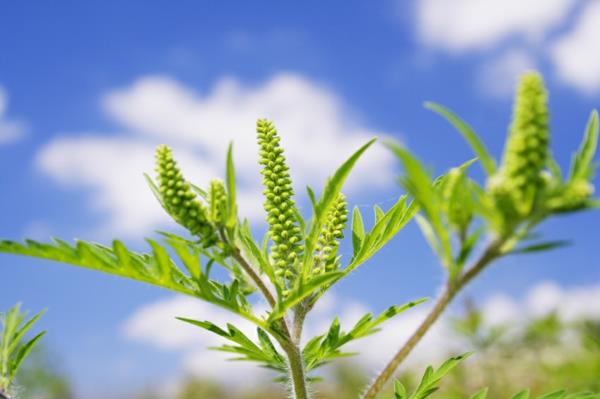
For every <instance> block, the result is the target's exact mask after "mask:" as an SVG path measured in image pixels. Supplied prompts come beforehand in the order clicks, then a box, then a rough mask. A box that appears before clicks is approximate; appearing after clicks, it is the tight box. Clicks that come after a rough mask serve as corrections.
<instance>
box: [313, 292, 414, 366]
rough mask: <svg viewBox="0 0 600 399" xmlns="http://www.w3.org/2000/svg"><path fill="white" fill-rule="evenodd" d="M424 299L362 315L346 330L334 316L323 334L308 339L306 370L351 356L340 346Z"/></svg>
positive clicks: (368, 332) (367, 332)
mask: <svg viewBox="0 0 600 399" xmlns="http://www.w3.org/2000/svg"><path fill="white" fill-rule="evenodd" d="M425 300H426V299H425V298H423V299H419V300H416V301H411V302H408V303H406V304H404V305H400V306H390V307H389V308H388V309H386V310H385V311H384V312H382V313H381V314H380V315H378V316H377V317H375V318H373V314H371V313H368V314H366V315H364V316H363V317H362V318H361V319H360V320H359V321H358V322H357V323H356V324H355V325H354V327H352V328H351V329H350V330H349V331H348V332H344V331H341V327H340V322H339V319H338V318H336V319H335V320H334V321H333V322H332V323H331V326H330V327H329V330H328V332H327V333H326V334H324V335H319V336H317V337H315V338H313V339H312V340H310V341H309V342H308V343H307V344H306V346H305V347H304V349H303V351H302V353H303V356H304V359H305V363H306V369H307V370H308V371H310V370H314V369H316V368H318V367H321V366H323V365H325V364H327V363H329V362H330V361H331V360H333V359H335V358H338V357H346V356H353V355H354V353H348V352H342V351H341V348H342V347H343V346H344V345H346V344H347V343H349V342H350V341H353V340H356V339H360V338H363V337H366V336H369V335H371V334H374V333H376V332H378V331H379V328H378V327H379V326H380V325H381V324H382V323H384V322H385V321H387V320H389V319H391V318H392V317H394V316H396V315H398V314H400V313H402V312H404V311H406V310H408V309H411V308H412V307H414V306H416V305H418V304H420V303H423V302H424V301H425Z"/></svg>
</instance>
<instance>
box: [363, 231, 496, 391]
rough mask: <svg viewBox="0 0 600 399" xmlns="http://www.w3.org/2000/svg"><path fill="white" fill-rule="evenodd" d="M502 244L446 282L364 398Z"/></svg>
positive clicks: (388, 375)
mask: <svg viewBox="0 0 600 399" xmlns="http://www.w3.org/2000/svg"><path fill="white" fill-rule="evenodd" d="M501 246H502V241H500V240H496V241H493V242H491V243H490V244H489V245H488V247H487V248H486V250H485V251H484V252H483V254H482V255H481V257H480V258H479V259H478V260H477V261H476V262H475V263H474V264H473V266H471V267H470V268H469V269H468V270H467V271H466V272H465V273H464V274H463V275H462V276H460V277H459V278H458V279H457V280H454V281H452V280H450V281H448V283H447V284H446V286H445V288H444V290H443V291H442V294H441V295H440V296H439V297H438V299H437V301H436V303H435V306H434V307H433V309H431V311H430V312H429V314H428V315H427V317H426V318H425V320H423V322H422V323H421V324H420V325H419V327H418V328H417V330H416V331H415V332H414V333H413V334H412V335H411V336H410V338H409V339H408V341H406V343H405V344H404V345H403V346H402V347H401V348H400V350H399V351H398V352H397V353H396V354H395V355H394V357H393V358H392V360H390V362H389V363H388V364H387V365H386V366H385V368H384V369H383V370H382V371H381V373H379V375H378V376H377V378H375V380H374V381H373V383H372V384H371V385H370V386H369V388H368V389H367V391H366V392H365V393H364V394H363V396H362V398H363V399H374V398H375V397H376V396H377V395H378V394H379V393H380V392H381V390H382V389H383V387H384V385H385V384H386V382H387V381H388V380H389V379H390V378H391V377H392V375H393V374H394V372H395V371H396V369H397V368H398V366H399V365H400V363H402V362H403V361H404V359H406V357H407V356H408V355H409V354H410V353H411V352H412V350H413V349H414V348H415V346H417V344H418V343H419V341H421V339H423V337H424V336H425V334H426V333H427V331H429V329H430V328H431V326H432V325H433V324H434V323H435V322H436V321H437V319H438V318H439V317H440V316H441V315H442V313H443V312H444V310H445V309H446V307H448V305H449V304H450V302H452V300H453V299H454V298H455V297H456V295H457V294H458V293H459V292H460V291H461V290H462V289H463V288H464V287H465V286H466V285H467V284H468V283H469V282H470V281H471V280H472V279H473V278H474V277H475V276H477V275H478V274H479V273H480V272H481V271H482V270H483V269H484V268H485V267H486V266H487V265H489V264H490V262H491V261H492V260H494V259H495V258H496V257H497V256H498V255H499V252H498V250H499V248H500V247H501Z"/></svg>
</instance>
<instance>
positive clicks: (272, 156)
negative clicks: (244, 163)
mask: <svg viewBox="0 0 600 399" xmlns="http://www.w3.org/2000/svg"><path fill="white" fill-rule="evenodd" d="M256 132H257V137H258V144H259V146H260V152H259V155H260V164H261V165H262V166H263V168H262V171H261V173H262V175H263V185H264V186H265V190H264V196H265V202H264V208H265V210H266V211H267V223H268V224H269V234H270V236H271V240H273V246H272V247H271V258H272V260H273V262H274V265H275V273H276V275H277V276H280V277H285V280H288V282H289V281H290V280H292V279H293V278H294V276H295V275H296V274H297V268H296V261H297V260H298V259H299V256H300V254H301V253H302V244H301V240H302V236H301V230H300V227H299V226H298V222H297V220H296V212H297V209H296V204H295V203H294V200H293V199H292V197H293V195H294V191H293V189H292V181H291V179H290V175H289V168H288V166H287V164H286V161H285V157H284V155H283V149H282V148H281V146H280V145H279V140H280V139H279V136H278V135H277V130H276V129H275V126H273V124H272V123H271V122H270V121H268V120H266V119H259V120H258V121H257V122H256Z"/></svg>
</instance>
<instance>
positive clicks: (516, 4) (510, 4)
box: [417, 0, 576, 53]
mask: <svg viewBox="0 0 600 399" xmlns="http://www.w3.org/2000/svg"><path fill="white" fill-rule="evenodd" d="M575 3H576V1H575V0H553V1H547V0H527V1H522V0H455V1H447V0H420V1H419V2H418V5H417V33H418V35H419V38H420V39H421V40H422V41H423V42H424V43H425V44H428V45H430V46H433V47H437V48H441V49H444V50H448V51H451V52H456V53H459V52H464V51H468V50H481V49H486V48H490V47H492V46H494V45H496V44H498V43H500V42H501V41H503V40H505V39H509V38H511V37H514V36H517V37H520V38H524V39H526V40H527V41H536V40H539V39H541V38H543V36H544V35H545V34H546V33H547V32H548V31H549V30H551V29H552V28H553V27H555V26H556V25H557V24H558V23H560V22H562V21H563V19H564V17H565V16H566V15H567V13H568V12H569V11H570V10H571V8H572V7H573V6H574V4H575Z"/></svg>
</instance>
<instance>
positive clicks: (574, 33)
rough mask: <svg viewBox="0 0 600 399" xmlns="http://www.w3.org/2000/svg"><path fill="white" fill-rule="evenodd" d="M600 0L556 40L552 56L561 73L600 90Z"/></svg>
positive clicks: (587, 88)
mask: <svg viewBox="0 0 600 399" xmlns="http://www.w3.org/2000/svg"><path fill="white" fill-rule="evenodd" d="M599 37H600V1H598V0H596V1H592V2H590V3H589V4H588V5H587V6H586V7H585V8H584V9H583V10H582V11H581V14H580V16H579V18H578V20H577V22H576V24H575V27H574V28H573V29H572V30H571V31H570V32H568V33H566V34H565V35H564V36H562V37H560V38H559V39H558V40H557V41H556V42H554V43H553V44H552V46H551V48H550V57H551V59H552V61H553V63H554V65H555V67H556V70H557V74H558V76H559V77H560V78H561V79H562V80H563V81H565V82H566V83H568V84H570V85H572V86H574V87H576V88H577V89H579V90H581V91H583V92H587V93H592V92H598V91H600V42H599V40H598V38H599Z"/></svg>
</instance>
